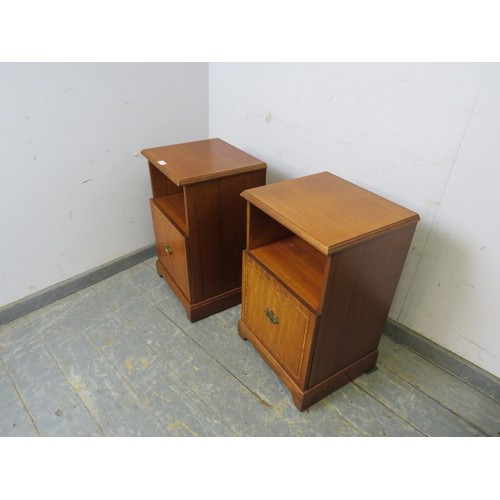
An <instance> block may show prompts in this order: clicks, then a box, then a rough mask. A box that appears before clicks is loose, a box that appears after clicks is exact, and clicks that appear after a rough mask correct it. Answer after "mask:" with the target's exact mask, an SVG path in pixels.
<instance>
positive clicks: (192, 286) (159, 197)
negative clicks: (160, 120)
mask: <svg viewBox="0 0 500 500" xmlns="http://www.w3.org/2000/svg"><path fill="white" fill-rule="evenodd" d="M141 153H142V155H143V156H145V157H146V158H147V160H148V164H149V172H150V177H151V188H152V192H153V198H152V199H151V200H150V204H151V213H152V217H153V227H154V232H155V239H156V249H157V254H158V260H157V261H156V268H157V271H158V274H159V275H160V276H163V278H165V280H166V281H167V283H168V284H169V285H170V287H171V288H172V290H173V291H174V292H175V294H176V295H177V297H178V298H179V300H180V301H181V302H182V304H183V306H184V308H185V309H186V313H187V315H188V317H189V319H190V320H191V321H192V322H194V321H198V320H200V319H202V318H204V317H206V316H210V315H211V314H214V313H216V312H219V311H222V310H224V309H227V308H229V307H232V306H234V305H236V304H239V303H240V301H241V268H242V266H241V256H242V251H243V249H244V248H245V227H246V211H245V200H243V199H242V198H241V196H240V194H241V192H242V191H244V190H246V189H249V188H253V187H256V186H262V185H263V184H265V182H266V164H265V163H263V162H262V161H260V160H258V159H257V158H254V157H253V156H250V155H249V154H247V153H245V152H243V151H241V150H239V149H237V148H235V147H234V146H231V145H230V144H228V143H226V142H224V141H222V140H220V139H209V140H203V141H195V142H188V143H183V144H174V145H170V146H163V147H157V148H150V149H144V150H143V151H142V152H141Z"/></svg>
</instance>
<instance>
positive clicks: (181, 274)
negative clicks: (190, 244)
mask: <svg viewBox="0 0 500 500" xmlns="http://www.w3.org/2000/svg"><path fill="white" fill-rule="evenodd" d="M151 213H152V215H153V228H154V232H155V239H156V251H157V253H158V259H159V260H160V262H161V263H162V264H163V266H164V267H165V269H166V270H167V272H168V273H169V274H170V276H171V277H172V278H173V279H174V281H175V282H176V283H177V285H178V287H179V288H180V290H181V291H182V293H183V294H184V295H185V296H186V298H188V299H189V278H188V266H187V245H186V238H185V237H184V236H183V235H182V234H181V233H180V231H178V230H177V228H176V227H175V226H174V225H173V224H172V223H171V222H170V221H169V220H168V219H167V217H165V215H164V214H163V213H162V212H161V210H160V209H159V208H158V207H157V205H156V203H155V202H154V201H153V200H151Z"/></svg>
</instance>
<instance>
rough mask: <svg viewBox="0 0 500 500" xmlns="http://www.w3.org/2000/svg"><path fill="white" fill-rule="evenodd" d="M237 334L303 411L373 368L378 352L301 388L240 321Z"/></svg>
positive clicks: (373, 352)
mask: <svg viewBox="0 0 500 500" xmlns="http://www.w3.org/2000/svg"><path fill="white" fill-rule="evenodd" d="M238 334H239V336H240V337H241V338H242V339H243V340H249V341H250V342H251V343H252V345H253V346H254V347H255V349H256V350H257V351H258V352H259V354H260V355H261V356H262V357H263V359H264V360H265V361H266V363H267V364H268V365H269V366H270V367H271V369H272V370H273V371H274V372H275V373H276V375H277V376H278V377H279V378H280V379H281V380H282V381H283V382H284V384H285V385H286V386H287V388H288V390H289V391H290V393H291V395H292V398H293V402H294V404H295V406H296V407H297V408H298V409H299V410H300V411H303V410H305V409H307V408H309V407H310V406H311V405H313V404H314V403H317V402H318V401H319V400H321V399H323V398H324V397H325V396H328V395H329V394H331V393H332V392H333V391H335V390H337V389H340V387H342V386H343V385H345V384H347V383H349V382H351V381H352V380H354V379H355V378H356V377H359V376H360V375H362V374H363V373H365V372H366V371H368V370H369V369H370V368H373V367H374V366H375V364H376V362H377V357H378V351H377V350H375V351H372V352H371V353H369V354H368V355H366V356H364V357H363V358H361V359H359V360H357V361H356V362H354V363H352V364H351V365H349V366H347V367H345V368H343V369H342V370H339V371H338V372H336V373H334V374H332V375H330V376H329V377H328V378H326V379H325V380H322V381H321V382H320V383H318V384H316V385H315V386H313V387H309V388H302V387H299V386H298V385H297V383H296V382H295V381H294V380H293V378H292V377H291V376H290V375H289V374H288V372H287V371H286V370H285V369H284V368H283V367H282V366H281V365H280V364H279V362H278V361H277V360H276V359H275V358H274V357H273V356H272V355H271V354H270V353H269V351H267V349H266V348H265V347H264V346H263V345H262V343H261V342H260V341H259V339H257V337H256V336H255V335H253V333H252V332H251V331H250V329H249V328H248V327H247V326H246V324H245V323H244V322H243V321H242V320H240V321H239V322H238Z"/></svg>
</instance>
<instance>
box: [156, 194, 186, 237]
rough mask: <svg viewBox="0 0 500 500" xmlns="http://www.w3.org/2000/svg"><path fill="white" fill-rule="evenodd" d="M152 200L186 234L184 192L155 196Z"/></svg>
mask: <svg viewBox="0 0 500 500" xmlns="http://www.w3.org/2000/svg"><path fill="white" fill-rule="evenodd" d="M154 201H155V203H156V204H157V205H158V208H159V209H160V210H161V211H162V212H163V213H164V214H165V215H167V216H168V217H169V218H170V219H171V220H172V222H174V223H175V224H176V225H177V227H178V228H179V229H180V230H181V231H182V232H183V233H184V235H185V236H187V235H188V227H187V220H186V206H185V203H184V193H176V194H169V195H168V196H162V197H161V198H155V199H154Z"/></svg>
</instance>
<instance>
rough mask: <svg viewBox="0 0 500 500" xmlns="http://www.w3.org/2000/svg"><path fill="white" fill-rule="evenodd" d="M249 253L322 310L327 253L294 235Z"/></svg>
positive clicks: (313, 306)
mask: <svg viewBox="0 0 500 500" xmlns="http://www.w3.org/2000/svg"><path fill="white" fill-rule="evenodd" d="M250 253H251V254H252V255H253V256H254V257H255V258H256V259H257V260H258V261H260V262H261V263H262V264H263V265H264V266H265V267H267V268H268V269H269V270H270V271H271V272H272V273H273V274H274V275H275V276H276V277H277V278H278V279H279V280H280V281H282V282H283V283H284V284H286V285H287V286H288V288H290V289H291V290H292V291H293V292H294V293H295V294H296V295H297V296H298V297H300V298H301V299H302V300H303V301H304V302H306V303H307V304H308V305H309V306H310V307H311V308H312V309H313V310H315V311H317V312H319V311H320V303H321V292H322V289H323V282H324V277H325V266H326V261H327V258H328V257H327V256H325V255H323V254H322V253H320V252H319V251H318V250H316V249H315V248H313V247H312V246H311V245H309V244H308V243H306V242H305V241H304V240H302V239H301V238H299V237H298V236H295V235H293V236H290V237H288V238H284V239H281V240H278V241H275V242H273V243H269V244H267V245H263V246H260V247H257V248H254V249H252V250H250Z"/></svg>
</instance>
